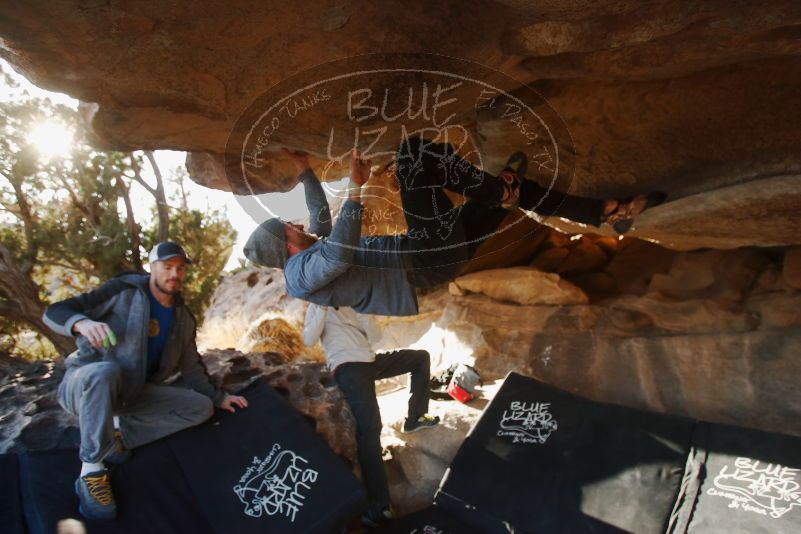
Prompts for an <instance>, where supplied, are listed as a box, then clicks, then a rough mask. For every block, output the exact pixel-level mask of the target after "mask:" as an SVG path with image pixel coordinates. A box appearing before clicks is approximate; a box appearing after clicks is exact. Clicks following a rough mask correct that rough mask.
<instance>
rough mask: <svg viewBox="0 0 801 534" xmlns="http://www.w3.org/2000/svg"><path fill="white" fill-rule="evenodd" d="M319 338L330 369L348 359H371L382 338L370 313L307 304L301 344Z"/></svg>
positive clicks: (356, 360) (367, 360)
mask: <svg viewBox="0 0 801 534" xmlns="http://www.w3.org/2000/svg"><path fill="white" fill-rule="evenodd" d="M318 339H319V340H320V342H321V344H322V345H323V351H324V352H325V358H326V360H327V361H328V368H329V369H331V371H333V370H334V369H336V367H337V366H338V365H340V364H343V363H347V362H373V361H375V351H374V350H373V346H374V345H375V344H376V343H378V342H379V341H380V340H381V331H380V330H379V329H378V326H377V325H376V323H375V321H374V320H373V319H372V318H371V317H370V316H369V315H361V314H358V313H356V312H355V311H353V308H346V307H343V308H339V309H337V308H332V307H329V306H318V305H317V304H309V308H308V309H307V310H306V321H305V322H304V325H303V343H305V344H306V345H308V346H312V345H314V344H315V343H317V340H318Z"/></svg>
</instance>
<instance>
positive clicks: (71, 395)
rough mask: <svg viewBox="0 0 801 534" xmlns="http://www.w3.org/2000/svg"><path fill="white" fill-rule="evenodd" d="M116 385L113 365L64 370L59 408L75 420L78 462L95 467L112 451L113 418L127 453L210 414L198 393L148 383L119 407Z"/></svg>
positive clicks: (206, 401)
mask: <svg viewBox="0 0 801 534" xmlns="http://www.w3.org/2000/svg"><path fill="white" fill-rule="evenodd" d="M121 380H122V374H121V371H120V367H119V365H117V364H116V363H114V362H96V363H90V364H87V365H83V366H81V367H72V368H70V369H68V370H67V372H66V374H65V375H64V379H63V380H62V381H61V385H59V388H58V402H59V404H60V405H61V407H62V408H64V409H65V410H66V411H68V412H69V413H71V414H73V415H75V416H76V417H78V425H79V427H80V432H81V447H80V452H79V455H80V458H81V461H83V462H90V463H99V462H101V461H102V460H103V458H104V457H105V456H106V455H107V454H108V453H109V452H111V451H112V450H113V449H114V416H118V417H119V421H120V434H121V437H122V442H123V445H125V447H126V448H129V449H133V448H134V447H137V446H139V445H144V444H145V443H150V442H151V441H155V440H157V439H159V438H163V437H164V436H168V435H170V434H172V433H174V432H178V431H179V430H183V429H184V428H188V427H190V426H195V425H198V424H200V423H202V422H203V421H205V420H206V419H208V418H209V417H211V416H212V414H213V413H214V405H213V404H212V401H211V399H209V398H208V397H207V396H205V395H203V394H201V393H197V392H195V391H193V390H191V389H186V388H182V387H176V386H167V385H157V384H152V383H145V385H144V387H143V388H142V390H141V392H140V393H139V395H138V396H137V397H136V398H134V399H131V400H128V401H125V402H123V401H121V400H120V398H119V393H120V385H121Z"/></svg>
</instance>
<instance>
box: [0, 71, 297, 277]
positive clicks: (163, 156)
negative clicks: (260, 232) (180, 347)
mask: <svg viewBox="0 0 801 534" xmlns="http://www.w3.org/2000/svg"><path fill="white" fill-rule="evenodd" d="M0 66H2V68H3V70H5V71H6V72H8V73H9V74H11V75H12V77H13V78H14V80H15V81H16V82H17V83H19V85H20V88H19V90H14V89H12V88H11V87H8V86H3V87H0V99H2V101H10V100H11V101H13V100H16V99H20V98H23V96H22V94H21V92H22V91H23V90H25V91H27V92H28V93H29V94H30V95H31V96H34V97H40V98H50V99H51V100H52V101H53V102H55V103H58V104H64V105H65V106H69V107H71V108H73V109H76V108H77V107H78V100H76V99H74V98H72V97H70V96H68V95H66V94H63V93H55V92H52V91H46V90H44V89H40V88H38V87H36V86H35V85H33V84H32V83H30V82H29V81H28V80H27V79H26V78H24V77H23V76H22V75H20V74H18V73H16V72H15V71H14V70H13V67H12V66H11V65H9V64H8V63H7V62H5V61H3V60H0ZM0 83H3V82H0ZM35 129H36V125H32V135H35V133H34V131H35ZM40 133H41V134H42V135H43V136H45V137H47V136H49V139H50V143H52V142H53V138H54V137H58V135H59V132H58V131H55V132H54V131H49V130H47V129H45V131H43V132H40ZM60 141H61V142H62V143H66V144H67V145H68V143H69V140H68V139H66V140H63V139H62V140H60ZM155 156H156V162H157V163H158V166H159V168H160V170H161V173H162V175H163V176H164V177H165V178H166V177H168V176H170V175H171V174H172V173H173V172H175V169H176V168H181V167H185V160H186V152H179V151H174V150H157V151H155ZM54 157H57V156H54ZM142 173H143V177H144V178H145V180H146V181H148V183H150V184H155V177H154V175H153V172H152V169H151V168H150V165H149V164H148V163H147V161H146V162H145V165H144V167H143V169H142ZM165 182H168V180H165ZM164 185H165V188H166V189H167V197H168V198H169V196H170V195H171V194H172V193H173V192H174V190H175V189H176V188H175V186H174V185H172V184H171V183H165V184H164ZM184 188H185V189H186V191H187V193H188V195H189V199H188V202H189V206H190V207H192V208H195V209H206V208H207V207H212V208H215V209H220V210H223V212H224V213H225V214H226V215H227V217H228V219H229V220H230V222H231V225H232V226H233V227H234V229H235V230H236V231H237V240H236V244H235V245H234V249H233V251H232V253H231V256H230V258H229V259H228V263H227V264H226V266H225V269H226V270H229V271H230V270H232V269H234V268H236V267H238V266H239V262H240V260H243V259H244V255H243V254H242V248H243V247H244V245H245V242H246V241H247V239H248V236H249V235H250V233H251V232H252V231H253V229H254V228H255V227H256V225H257V224H258V223H260V222H262V220H263V218H266V217H267V215H266V214H264V215H262V216H261V217H262V219H261V220H258V221H254V219H253V217H252V216H251V215H249V214H248V213H247V212H246V211H245V210H244V209H243V207H242V205H241V204H240V200H239V199H238V198H237V196H236V195H234V194H232V193H228V192H224V191H219V190H216V189H209V188H207V187H203V186H201V185H199V184H197V183H195V182H193V181H192V180H186V181H185V182H184ZM131 197H132V201H133V204H134V213H135V215H136V218H137V220H140V221H141V220H145V218H146V217H150V216H151V215H150V209H151V207H152V205H153V197H152V196H151V195H150V194H149V193H147V192H146V191H145V190H144V189H143V188H142V186H140V185H139V184H136V183H134V184H133V187H132V195H131ZM258 198H259V200H260V202H261V203H262V205H268V206H270V208H271V209H273V210H274V211H275V212H276V213H275V214H276V215H278V216H280V217H282V218H284V219H289V220H293V219H301V218H303V217H305V216H306V215H307V213H306V204H305V202H304V197H303V189H302V186H298V187H296V188H294V189H293V190H292V191H289V192H286V193H268V194H265V195H259V197H258Z"/></svg>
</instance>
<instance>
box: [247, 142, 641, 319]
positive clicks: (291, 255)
mask: <svg viewBox="0 0 801 534" xmlns="http://www.w3.org/2000/svg"><path fill="white" fill-rule="evenodd" d="M290 155H291V154H290ZM291 157H292V158H293V161H294V162H295V164H296V166H297V167H298V170H299V171H300V176H299V178H298V179H299V181H301V182H302V183H303V185H304V190H305V194H306V204H307V206H308V208H309V212H310V214H311V228H310V230H311V231H312V232H313V233H316V234H317V235H319V236H322V237H327V239H318V238H317V237H315V236H313V235H310V234H308V233H305V232H303V228H302V227H299V226H298V225H291V224H288V223H284V222H282V221H281V220H280V219H275V218H274V219H269V220H267V221H265V222H264V223H262V224H261V225H259V227H257V228H256V230H254V232H253V234H252V235H251V236H250V238H249V240H248V242H247V244H246V245H245V249H244V253H245V256H246V257H247V258H248V259H250V260H251V261H253V262H254V263H257V264H260V265H264V266H268V267H277V268H281V269H283V270H284V278H285V280H286V290H287V293H289V294H290V295H291V296H293V297H297V298H301V299H304V300H307V301H309V302H314V303H316V304H320V305H323V306H349V307H352V308H354V309H355V310H356V311H357V312H359V313H373V314H379V315H399V316H403V315H415V314H416V313H417V299H416V296H415V291H414V288H415V287H419V288H427V287H432V286H435V285H437V284H440V283H442V282H445V281H448V280H451V279H453V278H454V277H456V276H458V275H459V273H460V270H461V269H462V268H463V267H464V265H465V264H466V263H467V261H468V260H469V259H470V258H471V257H472V256H473V254H475V252H476V250H477V249H478V247H479V246H480V245H481V243H482V242H483V241H484V240H485V239H486V238H487V237H489V236H490V235H492V234H493V233H494V232H495V231H496V230H497V228H498V227H499V226H500V224H501V222H502V221H503V219H504V218H505V217H506V215H507V213H508V212H507V209H509V208H514V207H517V206H519V207H522V208H525V209H531V210H534V211H536V212H538V213H545V214H548V215H556V216H560V217H566V218H569V219H572V220H574V221H577V222H582V223H585V224H593V225H596V226H599V225H600V224H601V223H602V222H604V221H610V222H611V221H614V220H620V219H621V218H625V217H630V216H632V215H636V214H638V213H640V212H641V211H642V210H644V209H645V208H646V207H647V206H648V205H649V204H650V203H653V199H654V197H651V196H649V197H646V196H641V197H635V198H634V199H631V200H630V201H627V202H623V201H617V200H607V201H604V200H595V199H589V198H581V197H576V196H572V195H567V194H561V193H555V192H552V191H547V190H544V189H543V188H541V187H540V186H539V185H537V184H536V183H535V182H533V181H530V180H525V179H522V180H521V177H519V176H518V175H517V174H516V171H515V170H514V169H512V168H511V167H507V168H506V169H504V171H503V172H502V173H501V176H500V177H495V176H492V175H490V174H488V173H486V172H483V171H481V170H480V169H477V168H476V167H473V166H472V165H471V164H470V163H468V162H467V161H465V160H462V159H461V158H459V157H458V156H457V155H455V154H454V153H453V150H452V148H451V147H450V145H447V144H441V143H434V142H432V141H429V140H426V139H423V138H422V137H409V138H407V139H406V140H404V142H403V143H401V145H400V147H399V148H398V152H397V156H396V161H395V166H396V171H395V175H396V177H397V180H398V185H399V189H400V196H401V201H402V203H403V211H404V215H405V218H406V222H407V226H408V232H407V234H405V235H394V236H367V237H361V222H362V221H361V219H362V213H363V211H364V207H363V206H362V205H361V193H360V188H361V186H362V185H363V184H364V183H365V182H366V181H367V179H368V178H369V168H368V167H367V165H366V164H365V163H364V162H362V161H361V160H360V159H359V157H358V155H357V154H356V151H355V150H354V151H353V153H352V155H351V164H350V166H351V176H350V185H349V187H348V200H346V201H345V202H344V204H343V205H342V209H341V211H340V215H339V218H338V221H337V224H336V226H335V227H334V228H333V230H332V229H331V216H330V213H329V208H328V202H327V201H326V199H325V194H324V193H323V190H322V187H321V186H320V183H319V182H318V180H317V177H316V176H315V175H314V173H313V171H312V170H311V167H310V166H309V163H308V160H307V159H306V158H305V157H303V156H297V155H291ZM443 188H444V189H448V190H451V191H453V192H456V193H460V194H465V195H467V196H468V197H469V198H470V200H469V201H468V202H467V203H466V204H464V205H462V206H458V207H456V206H454V205H453V203H452V202H451V200H450V199H449V198H448V196H447V195H446V194H445V192H444V191H443ZM622 220H626V219H622ZM329 234H330V236H329Z"/></svg>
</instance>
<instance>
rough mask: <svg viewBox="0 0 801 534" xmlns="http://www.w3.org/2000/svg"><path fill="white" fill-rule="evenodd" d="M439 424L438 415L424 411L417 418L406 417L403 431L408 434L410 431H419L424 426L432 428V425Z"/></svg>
mask: <svg viewBox="0 0 801 534" xmlns="http://www.w3.org/2000/svg"><path fill="white" fill-rule="evenodd" d="M438 424H439V416H437V415H430V414H427V413H424V414H423V415H421V416H420V417H418V418H417V420H415V421H412V420H410V419H408V418H407V419H406V421H405V422H404V423H403V429H401V432H402V433H404V434H408V433H409V432H417V431H418V430H422V429H424V428H431V427H432V426H437V425H438Z"/></svg>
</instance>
